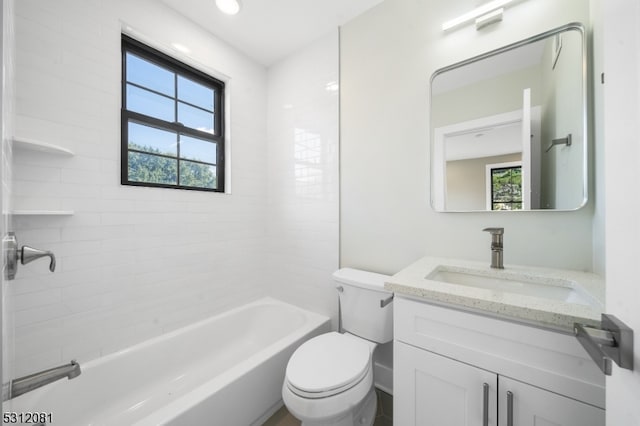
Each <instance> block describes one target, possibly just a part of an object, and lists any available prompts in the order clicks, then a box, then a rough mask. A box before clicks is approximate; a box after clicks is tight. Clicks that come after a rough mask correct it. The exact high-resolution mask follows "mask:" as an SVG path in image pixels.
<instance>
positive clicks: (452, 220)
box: [340, 0, 600, 273]
mask: <svg viewBox="0 0 640 426" xmlns="http://www.w3.org/2000/svg"><path fill="white" fill-rule="evenodd" d="M476 6H477V2H475V1H473V0H460V1H456V2H433V1H427V0H418V1H415V0H386V1H385V2H383V3H381V4H380V5H379V6H377V7H376V8H374V9H372V10H370V11H369V12H367V13H366V14H364V15H362V16H360V17H359V18H356V19H355V20H353V21H351V22H349V23H347V24H346V25H345V26H344V27H343V28H342V31H341V84H342V86H341V241H340V244H341V264H342V266H352V267H360V268H363V269H371V270H375V271H378V272H385V273H394V272H397V271H398V270H399V269H401V268H403V267H404V266H406V265H407V264H409V263H410V262H412V261H414V260H415V259H417V258H419V257H421V256H423V255H437V256H450V257H460V258H467V259H477V260H487V262H488V261H489V256H490V254H489V239H488V236H487V235H486V234H485V233H483V232H481V229H482V228H484V227H487V226H503V227H504V228H505V232H506V233H505V263H506V264H509V263H512V264H533V265H544V266H550V267H562V268H570V269H578V270H591V269H592V267H593V266H592V263H593V262H592V219H593V201H591V202H590V203H589V204H588V206H587V207H586V208H583V209H581V210H579V211H576V212H542V213H540V212H518V213H464V214H453V213H435V212H434V211H433V210H432V209H431V207H430V206H429V139H428V135H429V110H428V99H429V79H430V77H431V75H432V73H433V72H434V71H435V70H436V69H438V68H441V67H443V66H446V65H449V64H451V63H455V62H457V61H460V60H462V59H465V58H468V57H471V56H474V55H478V54H480V53H483V52H486V51H489V50H492V49H495V48H497V47H499V46H503V45H504V44H507V43H509V42H514V41H517V40H521V39H524V38H527V37H529V36H532V35H535V34H538V33H541V32H543V31H546V30H549V29H551V28H554V27H557V26H560V25H563V24H566V23H568V22H572V21H581V22H584V23H588V22H589V11H588V2H584V1H583V0H565V1H562V2H558V1H556V0H536V1H528V2H519V3H516V4H514V5H512V6H510V7H508V8H507V9H506V12H505V16H504V20H503V21H502V22H500V23H498V24H496V25H493V26H491V27H488V28H485V29H484V30H482V31H476V29H475V27H474V26H473V25H469V26H466V27H463V28H460V29H458V30H455V31H451V32H448V33H444V32H442V30H441V24H442V22H443V21H446V20H448V19H451V18H453V17H455V16H458V15H461V14H462V13H464V12H466V11H468V10H471V9H473V8H474V7H476ZM598 178H600V177H598Z"/></svg>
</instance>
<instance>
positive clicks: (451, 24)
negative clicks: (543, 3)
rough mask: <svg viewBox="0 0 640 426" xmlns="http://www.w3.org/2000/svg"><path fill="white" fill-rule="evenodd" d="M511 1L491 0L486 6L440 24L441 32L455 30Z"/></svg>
mask: <svg viewBox="0 0 640 426" xmlns="http://www.w3.org/2000/svg"><path fill="white" fill-rule="evenodd" d="M512 1H513V0H493V1H490V2H489V3H487V4H484V5H482V6H480V7H477V8H475V9H473V10H472V11H471V12H467V13H465V14H464V15H460V16H458V17H457V18H455V19H452V20H450V21H447V22H445V23H443V24H442V30H443V31H447V30H450V29H451V28H455V27H457V26H458V25H462V24H465V23H467V22H469V21H472V20H474V19H476V18H479V17H481V16H483V15H486V14H487V13H489V12H493V11H495V10H496V9H499V8H501V7H503V6H506V5H507V4H509V3H511V2H512Z"/></svg>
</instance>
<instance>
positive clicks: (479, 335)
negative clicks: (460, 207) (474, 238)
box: [394, 297, 605, 426]
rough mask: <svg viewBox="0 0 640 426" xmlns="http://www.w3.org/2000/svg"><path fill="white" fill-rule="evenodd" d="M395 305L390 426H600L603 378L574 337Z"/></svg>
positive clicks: (399, 300)
mask: <svg viewBox="0 0 640 426" xmlns="http://www.w3.org/2000/svg"><path fill="white" fill-rule="evenodd" d="M394 303H395V306H394V315H395V317H394V333H395V337H394V338H395V341H394V424H398V425H403V426H410V425H426V426H430V425H437V426H485V425H486V426H532V425H539V424H544V425H559V426H574V425H575V426H604V424H605V412H604V375H603V374H602V373H601V372H600V370H599V369H598V368H597V366H595V364H594V363H593V362H592V361H591V360H590V358H589V356H588V355H587V354H586V353H584V350H583V349H582V347H581V346H580V345H579V344H578V343H577V341H576V339H575V338H574V337H573V336H572V335H570V334H568V333H561V332H556V331H551V330H544V329H540V328H536V327H532V326H528V325H523V324H517V323H513V322H510V321H506V320H502V319H496V318H491V317H487V316H483V315H480V314H476V313H470V312H463V311H458V310H455V309H450V308H447V307H442V306H435V305H430V304H428V303H423V302H420V301H415V300H411V299H405V298H403V297H396V299H395V302H394Z"/></svg>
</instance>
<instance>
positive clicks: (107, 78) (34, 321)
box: [8, 0, 268, 377]
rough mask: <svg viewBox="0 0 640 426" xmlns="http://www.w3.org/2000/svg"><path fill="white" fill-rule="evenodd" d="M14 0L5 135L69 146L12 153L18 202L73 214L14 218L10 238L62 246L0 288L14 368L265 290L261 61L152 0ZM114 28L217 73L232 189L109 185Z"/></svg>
mask: <svg viewBox="0 0 640 426" xmlns="http://www.w3.org/2000/svg"><path fill="white" fill-rule="evenodd" d="M15 3H16V5H15V6H16V22H15V24H16V43H17V51H16V64H17V71H16V84H15V89H16V117H15V118H16V129H15V134H16V135H17V136H19V137H23V138H29V139H35V140H40V141H42V142H48V143H56V144H59V145H61V146H63V147H65V148H68V149H71V150H73V151H74V152H75V154H76V155H75V156H74V157H61V156H52V155H45V154H39V153H33V152H24V151H22V152H16V153H15V164H14V172H15V181H14V196H15V197H14V207H15V208H16V209H64V210H67V209H68V210H73V211H75V214H74V215H73V216H68V217H58V218H55V217H53V218H52V217H29V218H25V217H15V218H14V221H15V231H16V233H17V234H18V237H19V241H20V243H21V244H27V245H31V246H34V247H38V248H43V249H50V250H53V251H54V252H55V253H56V255H57V257H58V268H57V270H56V272H55V273H54V274H49V272H48V271H47V264H46V262H45V261H37V262H34V263H32V264H30V265H28V266H23V267H21V271H20V278H19V279H16V280H15V281H13V282H12V283H11V285H10V289H9V294H8V297H9V301H8V303H9V305H10V306H11V309H12V315H13V318H14V320H15V327H16V341H15V353H14V354H13V356H14V358H15V361H16V369H15V372H14V374H15V376H20V375H21V374H26V373H29V372H34V371H38V370H40V369H42V368H45V367H51V366H53V365H56V364H59V363H62V362H67V361H69V360H70V359H72V358H76V359H78V360H79V361H80V362H83V361H86V360H89V359H92V358H95V357H98V356H101V355H104V354H107V353H110V352H113V351H115V350H118V349H121V348H123V347H126V346H129V345H131V344H133V343H137V342H139V341H141V340H143V339H146V338H149V337H152V336H155V335H157V334H160V333H163V332H166V331H167V330H171V329H173V328H176V327H179V326H181V325H184V324H186V323H190V322H193V321H196V320H197V319H200V318H202V317H205V316H208V315H210V314H213V313H215V312H217V311H219V310H221V309H224V308H226V307H228V306H230V305H234V304H237V303H239V302H241V301H244V300H247V299H251V298H254V297H258V296H259V295H262V294H265V293H266V292H267V288H266V287H267V281H268V280H267V279H266V278H265V277H264V271H265V267H266V262H265V256H264V249H265V243H266V220H265V219H264V218H265V215H266V193H267V188H268V186H267V182H266V168H267V167H266V162H267V148H266V129H267V125H266V113H265V111H266V103H267V72H266V69H264V67H262V66H260V65H258V64H257V63H255V62H253V61H252V60H250V59H248V58H246V57H245V56H243V55H242V54H240V53H238V52H237V51H236V50H234V49H232V48H231V47H229V46H228V45H226V44H225V43H223V42H221V41H219V40H218V39H216V38H214V37H213V36H211V35H210V34H209V33H207V32H205V31H204V30H202V29H201V28H199V27H197V26H195V25H193V24H192V23H191V22H189V21H186V20H185V19H183V18H181V17H180V16H179V15H177V14H176V13H175V12H174V11H172V10H170V9H168V8H166V7H165V6H163V5H162V3H161V2H158V1H151V0H136V1H133V2H132V1H126V0H117V1H103V2H88V1H84V0H69V1H65V2H51V1H47V0H20V1H18V2H15ZM125 24H126V25H128V26H130V27H132V28H133V30H135V31H136V32H135V34H136V35H138V36H141V37H143V38H144V39H145V40H152V42H153V44H154V46H155V47H157V48H160V49H162V50H166V51H168V52H169V53H170V54H172V55H173V56H175V57H177V58H178V59H183V60H185V61H186V62H188V63H190V64H193V65H195V66H197V67H199V68H201V69H203V70H204V71H209V72H214V73H216V74H217V75H218V76H223V77H225V79H226V80H228V83H227V97H228V98H229V104H230V110H229V113H230V117H231V123H230V134H231V138H230V143H231V147H232V148H231V152H232V157H231V162H230V167H231V174H232V176H231V178H232V179H231V183H232V188H231V189H232V194H214V193H208V192H197V191H182V190H172V189H154V188H139V187H130V186H121V185H120V177H119V176H120V90H121V88H120V74H121V73H120V55H121V53H120V34H121V30H122V27H123V25H125ZM143 41H144V40H143ZM173 42H178V43H180V44H182V45H185V46H187V47H189V48H190V49H191V53H190V54H189V55H185V54H181V53H179V52H176V51H173V49H172V47H171V43H173ZM227 77H228V78H227ZM15 376H14V377H15Z"/></svg>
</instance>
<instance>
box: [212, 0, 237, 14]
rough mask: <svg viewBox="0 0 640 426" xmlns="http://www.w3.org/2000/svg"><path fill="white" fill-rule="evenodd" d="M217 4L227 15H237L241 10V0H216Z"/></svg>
mask: <svg viewBox="0 0 640 426" xmlns="http://www.w3.org/2000/svg"><path fill="white" fill-rule="evenodd" d="M216 6H218V9H220V11H221V12H222V13H226V14H227V15H235V14H236V13H238V12H240V0H216Z"/></svg>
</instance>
